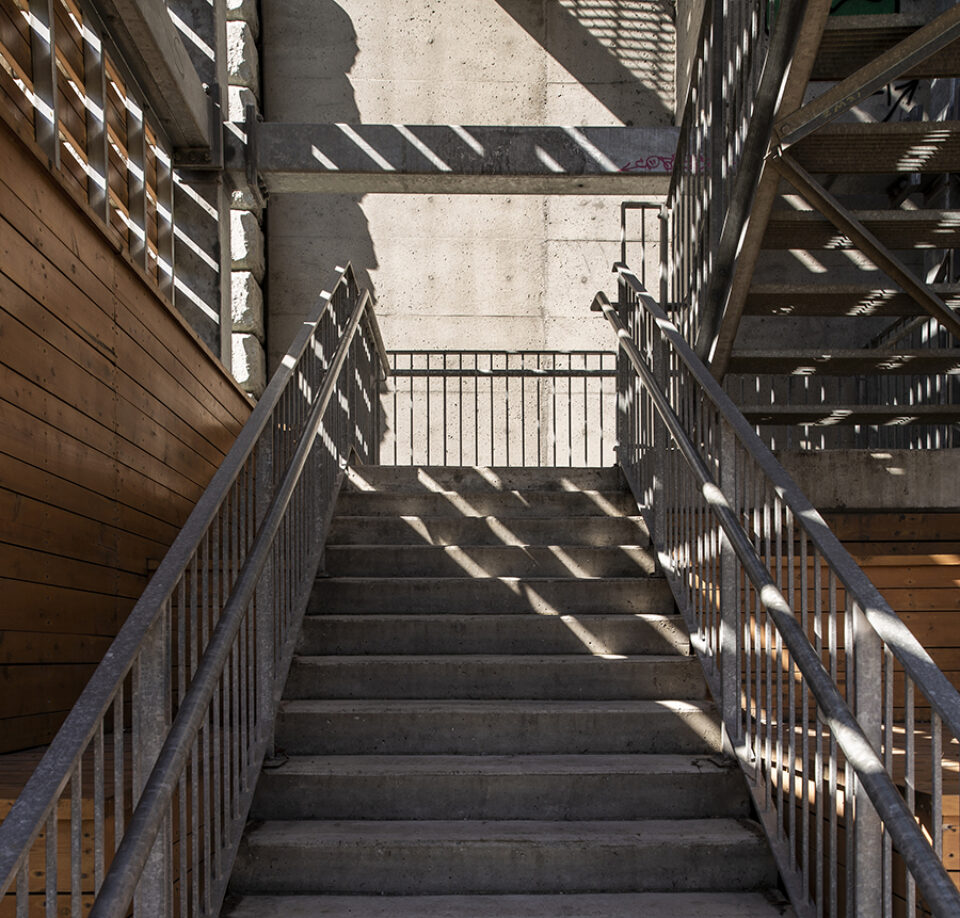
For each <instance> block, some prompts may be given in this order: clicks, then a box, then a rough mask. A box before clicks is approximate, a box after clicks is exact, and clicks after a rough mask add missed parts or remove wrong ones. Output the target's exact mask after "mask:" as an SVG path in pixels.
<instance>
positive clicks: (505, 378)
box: [503, 351, 510, 465]
mask: <svg viewBox="0 0 960 918" xmlns="http://www.w3.org/2000/svg"><path fill="white" fill-rule="evenodd" d="M503 363H504V374H503V384H504V391H505V397H504V398H505V403H504V404H505V414H506V417H505V419H504V420H505V423H506V433H505V436H504V438H503V439H504V442H505V444H506V452H507V459H506V462H505V463H504V464H505V465H510V354H509V353H508V352H507V351H504V352H503Z"/></svg>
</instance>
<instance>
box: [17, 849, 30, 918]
mask: <svg viewBox="0 0 960 918" xmlns="http://www.w3.org/2000/svg"><path fill="white" fill-rule="evenodd" d="M31 850H32V849H31ZM30 853H31V852H30V851H27V852H25V853H24V855H23V860H22V861H21V862H20V866H19V868H18V869H17V918H28V916H29V914H30Z"/></svg>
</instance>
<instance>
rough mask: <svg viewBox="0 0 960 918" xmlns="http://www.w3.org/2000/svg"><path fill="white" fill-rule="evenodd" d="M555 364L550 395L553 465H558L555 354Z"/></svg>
mask: <svg viewBox="0 0 960 918" xmlns="http://www.w3.org/2000/svg"><path fill="white" fill-rule="evenodd" d="M552 357H553V364H552V367H551V374H550V394H551V401H552V408H551V410H552V412H553V426H552V427H551V437H552V439H553V464H554V466H556V464H557V439H558V437H557V355H556V352H554V353H553V355H552Z"/></svg>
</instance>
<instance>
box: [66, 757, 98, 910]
mask: <svg viewBox="0 0 960 918" xmlns="http://www.w3.org/2000/svg"><path fill="white" fill-rule="evenodd" d="M82 763H83V757H82V756H81V757H80V758H78V759H77V764H76V767H75V768H74V770H73V774H72V775H71V776H70V916H71V918H80V914H81V912H82V909H83V903H82V902H81V899H80V896H81V888H80V877H81V874H82V869H83V865H82V863H81V857H82V846H83V786H82V783H81V769H82ZM94 844H96V840H94Z"/></svg>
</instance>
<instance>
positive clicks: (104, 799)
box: [0, 267, 387, 918]
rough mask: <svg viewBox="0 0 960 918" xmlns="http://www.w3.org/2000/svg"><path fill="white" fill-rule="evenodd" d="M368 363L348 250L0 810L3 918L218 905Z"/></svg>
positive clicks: (376, 350) (364, 434) (368, 344)
mask: <svg viewBox="0 0 960 918" xmlns="http://www.w3.org/2000/svg"><path fill="white" fill-rule="evenodd" d="M386 371H387V364H386V358H385V353H384V351H383V344H382V342H381V340H380V335H379V332H378V331H377V326H376V319H375V317H374V315H373V312H372V306H371V299H370V296H369V294H368V293H366V292H361V291H360V290H359V289H358V287H357V285H356V281H355V279H354V276H353V271H352V270H351V269H350V268H349V267H347V268H346V269H344V270H343V271H342V272H341V275H340V277H339V280H338V282H337V284H336V286H335V287H334V290H333V292H332V294H329V295H325V298H324V300H323V302H322V303H321V305H320V306H319V307H318V308H317V310H316V311H315V312H314V314H313V315H312V317H311V318H310V320H309V321H308V322H305V323H304V328H303V330H302V331H301V333H300V334H299V335H298V337H297V339H296V341H295V342H294V344H293V346H292V347H291V349H290V351H289V352H288V354H287V356H286V357H285V358H284V360H283V362H282V364H281V367H280V369H279V370H278V371H277V373H276V374H275V376H274V377H273V380H272V381H271V383H270V385H269V387H268V388H267V391H266V392H265V393H264V396H263V398H262V399H261V401H260V402H259V404H258V405H257V407H256V409H255V410H254V412H253V414H252V415H251V417H250V419H249V421H248V422H247V424H246V425H245V427H244V428H243V430H242V431H241V433H240V435H239V437H238V439H237V441H236V443H235V445H234V446H233V448H232V449H231V450H230V452H229V454H228V455H227V457H226V459H225V460H224V462H223V465H222V466H221V467H220V468H219V470H218V471H217V472H216V474H215V475H214V478H213V480H212V481H211V483H210V486H209V487H208V488H207V490H206V491H205V492H204V494H203V496H202V497H201V498H200V500H199V502H198V503H197V506H196V508H195V509H194V511H193V512H192V514H191V515H190V517H189V519H188V521H187V523H186V525H185V526H184V528H183V530H182V531H181V532H180V534H179V535H178V536H177V539H176V541H175V542H174V543H173V545H172V547H171V548H170V550H169V552H168V553H167V555H166V557H165V558H164V560H163V562H162V563H161V565H160V567H159V569H158V570H157V572H156V574H155V575H154V577H153V578H152V580H151V581H150V583H149V585H148V586H147V589H146V591H145V592H144V594H143V596H142V597H141V599H140V600H139V601H138V603H137V605H136V606H135V607H134V609H133V611H132V612H131V614H130V616H129V618H128V619H127V621H126V623H125V624H124V626H123V628H122V629H121V631H120V633H119V634H118V636H117V638H116V640H115V641H114V642H113V644H112V646H111V648H110V650H109V651H108V652H107V654H106V656H105V657H104V660H103V662H102V663H101V664H100V666H99V667H98V668H97V670H96V672H95V673H94V675H93V677H92V678H91V680H90V682H89V684H88V685H87V687H86V688H85V689H84V691H83V694H82V695H81V696H80V699H79V701H78V702H77V704H76V705H75V706H74V708H73V710H72V711H71V712H70V714H69V716H68V717H67V720H66V722H65V723H64V725H63V727H62V728H61V730H60V731H59V732H58V734H57V735H56V737H55V738H54V741H53V743H52V744H51V746H50V747H49V749H48V750H47V752H46V754H45V756H44V758H43V760H42V761H41V763H40V765H39V766H38V768H37V770H36V771H35V773H34V774H33V776H32V777H31V778H30V780H29V782H28V784H27V786H26V787H25V789H24V791H23V793H22V794H21V795H20V797H19V798H18V800H17V801H16V803H15V804H14V806H13V808H12V809H11V811H10V813H9V815H8V816H7V818H6V819H5V820H4V821H3V823H2V824H0V896H2V895H3V894H4V893H5V892H6V891H7V890H8V889H10V888H11V885H12V884H15V893H13V895H15V900H16V914H17V916H18V918H21V916H26V915H27V914H28V912H30V913H32V912H33V911H35V910H36V907H35V906H33V905H31V900H32V899H33V897H35V896H37V897H43V899H44V900H45V909H46V914H47V916H49V918H53V916H54V915H57V914H67V913H69V914H71V915H74V916H77V915H80V914H81V912H82V911H85V910H86V908H87V906H88V902H87V901H85V900H88V899H93V906H92V909H91V912H90V914H91V915H93V916H96V918H103V916H108V915H109V916H114V918H123V916H125V915H127V914H129V910H130V905H131V902H133V911H134V914H148V913H149V914H161V915H172V914H176V915H179V916H184V918H187V916H195V915H200V914H204V915H212V914H217V913H218V911H219V909H220V904H221V901H222V898H223V895H224V892H225V891H226V885H227V881H228V879H229V873H230V868H231V865H232V863H233V859H234V854H235V851H236V848H237V845H238V844H239V841H240V835H241V832H242V830H243V826H244V822H245V820H246V815H247V812H248V809H249V804H250V801H251V798H252V794H253V789H254V785H255V782H256V778H257V775H258V773H259V770H260V765H261V761H262V760H263V757H264V755H265V753H268V752H269V751H270V749H271V743H272V733H273V723H274V718H275V712H276V704H277V700H278V698H279V692H280V690H281V689H282V687H283V684H284V682H285V680H286V674H287V669H288V667H289V664H290V660H291V657H292V654H293V643H294V641H295V640H296V638H297V635H298V633H299V630H300V620H301V617H302V615H303V612H304V609H305V607H306V601H307V598H308V597H309V593H310V589H311V586H312V583H313V578H314V575H315V570H316V566H317V563H318V560H319V557H320V551H321V549H322V545H323V540H324V530H325V527H326V525H327V524H328V522H329V518H330V516H331V514H332V511H333V502H334V500H335V498H336V493H337V488H338V483H339V480H340V478H341V476H342V475H343V470H344V467H345V464H346V462H347V460H348V458H349V457H350V455H351V454H354V453H355V454H356V455H357V456H358V457H359V459H360V460H362V461H367V462H376V461H377V457H378V453H377V450H378V444H379V434H380V429H379V428H380V420H381V419H380V412H379V396H378V388H379V383H380V380H381V379H382V378H383V377H384V376H385V374H386ZM61 822H63V823H65V824H66V825H67V826H68V835H69V839H70V843H69V845H68V846H67V850H66V851H64V850H62V848H61V849H59V850H58V843H59V842H60V838H61V836H60V831H59V830H60V825H61ZM84 851H92V855H86V856H85V854H84ZM58 879H59V881H60V882H59V884H58ZM8 901H9V900H8ZM33 901H34V902H35V901H36V899H33Z"/></svg>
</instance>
